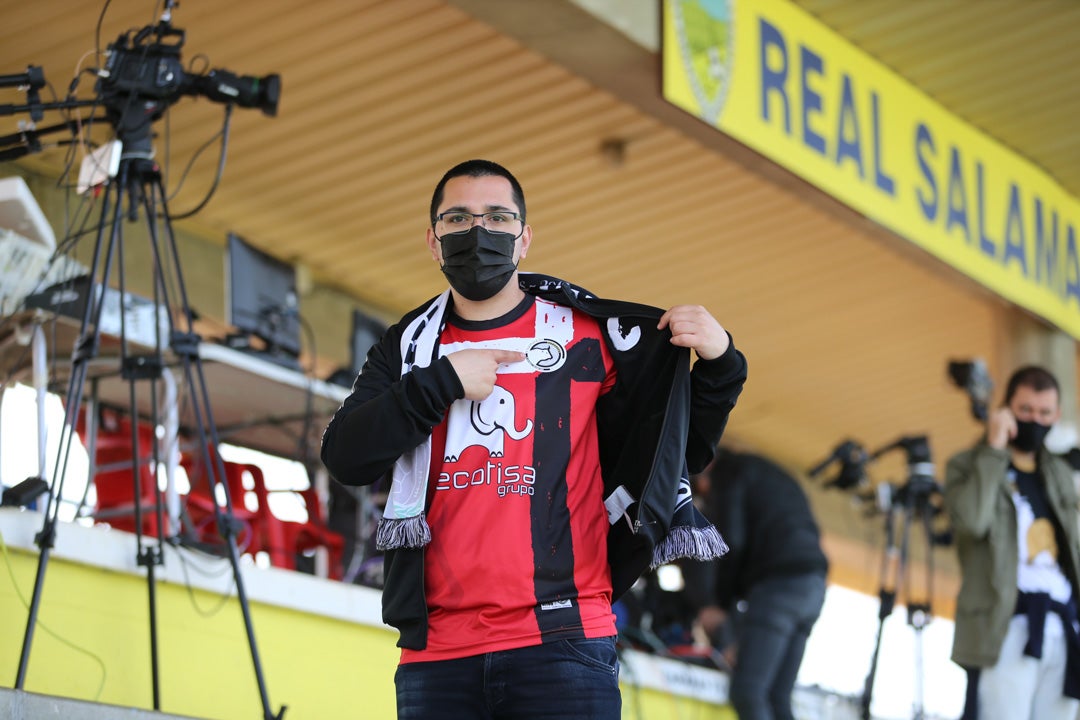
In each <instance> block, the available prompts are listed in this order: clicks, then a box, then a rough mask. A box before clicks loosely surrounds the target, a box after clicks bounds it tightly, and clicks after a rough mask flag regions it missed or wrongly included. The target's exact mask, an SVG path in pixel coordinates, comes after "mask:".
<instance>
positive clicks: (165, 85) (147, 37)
mask: <svg viewBox="0 0 1080 720" xmlns="http://www.w3.org/2000/svg"><path fill="white" fill-rule="evenodd" d="M184 39H185V33H184V31H183V30H181V29H179V28H176V27H173V26H172V24H171V23H170V20H169V13H168V11H166V13H165V15H163V17H162V19H161V21H160V22H158V24H157V25H147V26H146V27H144V28H142V29H141V30H139V31H137V32H134V33H132V32H127V33H124V34H121V35H120V37H119V38H117V40H116V42H115V43H113V44H111V45H109V47H108V57H107V60H106V63H105V67H103V68H102V69H101V70H99V71H98V80H97V83H96V86H95V89H96V90H97V93H98V98H99V100H100V102H101V104H102V105H104V106H105V109H106V114H107V116H108V119H109V121H110V123H112V125H113V127H114V128H116V131H117V134H118V135H119V136H120V137H121V139H122V140H124V141H125V144H126V145H127V146H128V148H129V150H131V151H133V152H138V151H139V149H140V148H142V147H144V146H145V149H146V150H147V151H149V143H150V135H149V125H150V122H151V121H153V120H156V119H158V118H159V117H161V114H162V113H163V112H164V111H165V110H166V109H168V107H169V106H170V105H172V104H174V103H175V102H177V101H178V100H179V99H180V98H181V97H183V96H185V95H187V96H201V97H205V98H207V99H208V100H212V101H214V102H219V103H225V104H234V105H238V106H239V107H242V108H258V109H259V110H261V111H262V112H263V114H265V115H267V116H270V117H273V116H275V115H277V108H278V102H279V100H280V98H281V77H280V76H279V75H277V74H270V75H266V76H263V77H253V76H251V75H242V76H240V75H236V74H235V73H233V72H230V71H228V70H210V71H209V72H207V73H206V74H205V75H198V74H193V73H190V72H186V71H185V70H184V68H183V65H182V63H181V62H180V51H181V49H182V48H183V45H184Z"/></svg>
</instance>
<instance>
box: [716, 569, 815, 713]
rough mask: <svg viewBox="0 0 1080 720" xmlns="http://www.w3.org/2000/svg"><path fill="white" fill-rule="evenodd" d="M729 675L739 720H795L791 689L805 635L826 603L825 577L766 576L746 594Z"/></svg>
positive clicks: (802, 649)
mask: <svg viewBox="0 0 1080 720" xmlns="http://www.w3.org/2000/svg"><path fill="white" fill-rule="evenodd" d="M746 601H747V605H748V608H747V611H746V616H745V617H744V618H743V619H742V620H741V623H740V625H741V627H740V629H739V632H738V654H737V660H736V662H735V670H734V672H733V673H732V675H731V704H732V705H734V706H735V711H736V712H737V713H738V714H739V720H792V714H791V691H792V689H793V688H794V687H795V678H796V677H797V676H798V674H799V665H801V664H802V658H803V653H804V652H805V651H806V639H807V638H808V637H809V636H810V629H811V628H812V627H813V625H814V622H815V621H816V620H817V619H818V616H819V615H821V606H822V605H824V603H825V578H824V577H823V576H821V575H794V576H791V577H775V578H765V579H764V580H761V581H760V582H758V583H757V584H756V585H754V587H753V588H751V589H750V594H749V596H748V597H747V598H746Z"/></svg>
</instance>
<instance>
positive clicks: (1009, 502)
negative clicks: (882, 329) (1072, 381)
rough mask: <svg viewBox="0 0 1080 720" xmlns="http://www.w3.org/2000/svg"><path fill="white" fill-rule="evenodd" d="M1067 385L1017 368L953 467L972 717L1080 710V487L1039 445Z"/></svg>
mask: <svg viewBox="0 0 1080 720" xmlns="http://www.w3.org/2000/svg"><path fill="white" fill-rule="evenodd" d="M1059 394H1060V389H1059V387H1058V383H1057V380H1056V379H1055V378H1054V376H1053V375H1051V374H1050V373H1049V372H1048V371H1046V370H1045V369H1043V368H1041V367H1036V366H1027V367H1023V368H1020V369H1019V370H1017V371H1016V372H1015V373H1013V375H1012V377H1011V378H1010V379H1009V383H1008V385H1007V386H1006V390H1005V404H1004V406H1003V407H1001V408H999V409H998V410H997V411H996V412H994V413H993V414H992V415H991V416H990V418H989V420H988V423H987V432H986V436H985V437H984V438H983V439H982V441H980V442H979V443H978V444H977V445H976V446H975V447H974V448H972V449H970V450H966V451H964V452H961V453H959V454H958V455H956V456H955V457H953V458H951V459H950V460H949V463H948V466H947V468H946V475H945V503H946V507H947V509H948V511H949V515H950V517H951V519H952V524H953V528H954V535H955V538H956V549H957V553H958V555H959V560H960V569H961V572H962V575H963V582H962V585H961V587H960V594H959V597H958V598H957V602H956V634H955V637H954V640H953V653H952V659H953V660H954V661H955V662H956V663H958V664H959V665H961V666H964V667H965V668H968V670H969V676H968V677H969V689H968V708H967V710H966V711H965V717H975V718H978V720H997V719H999V718H1000V719H1001V720H1075V718H1076V716H1077V709H1078V707H1080V639H1078V637H1077V613H1076V607H1077V599H1076V596H1077V578H1078V577H1080V538H1078V530H1077V492H1076V488H1075V485H1074V483H1073V479H1072V472H1071V468H1070V467H1069V466H1068V464H1066V463H1065V462H1064V461H1063V460H1062V459H1061V458H1059V457H1057V456H1055V455H1053V454H1052V453H1050V452H1049V451H1047V449H1046V448H1045V447H1044V445H1043V442H1044V440H1045V439H1046V435H1047V433H1048V432H1049V431H1050V427H1051V426H1052V425H1053V424H1054V423H1055V422H1056V421H1057V420H1058V417H1059V416H1060V414H1061V409H1060V406H1059V401H1060V398H1059ZM973 704H977V709H974V708H972V707H971V706H972V705H973ZM973 710H974V713H973Z"/></svg>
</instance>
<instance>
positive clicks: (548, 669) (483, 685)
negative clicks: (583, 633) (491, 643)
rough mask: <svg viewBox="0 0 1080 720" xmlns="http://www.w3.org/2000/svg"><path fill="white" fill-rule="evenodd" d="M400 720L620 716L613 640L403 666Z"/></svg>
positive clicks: (597, 719)
mask: <svg viewBox="0 0 1080 720" xmlns="http://www.w3.org/2000/svg"><path fill="white" fill-rule="evenodd" d="M394 683H395V685H396V686H397V713H398V720H443V719H445V720H511V719H512V720H618V719H619V717H621V715H622V697H621V695H620V694H619V660H618V656H617V655H616V653H615V638H614V637H605V638H593V639H588V640H556V641H554V642H549V643H545V644H543V645H534V646H532V647H525V648H518V649H515V650H502V651H499V652H490V653H485V654H483V655H474V656H472V657H467V658H461V659H459V660H440V661H435V662H417V663H406V664H404V665H399V666H398V669H397V673H396V674H395V675H394Z"/></svg>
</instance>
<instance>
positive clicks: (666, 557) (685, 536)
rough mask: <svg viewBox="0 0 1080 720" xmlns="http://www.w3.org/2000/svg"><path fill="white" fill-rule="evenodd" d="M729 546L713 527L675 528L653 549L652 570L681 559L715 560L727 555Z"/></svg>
mask: <svg viewBox="0 0 1080 720" xmlns="http://www.w3.org/2000/svg"><path fill="white" fill-rule="evenodd" d="M730 549H731V548H729V547H728V544H727V543H726V542H724V538H723V537H721V535H720V531H719V530H717V529H716V528H715V527H713V526H709V527H706V528H691V527H673V528H671V529H670V530H669V531H668V534H667V537H665V538H664V539H663V540H661V541H660V543H659V544H658V545H657V546H656V547H655V548H654V549H653V559H652V565H651V566H650V569H655V568H657V567H659V566H661V565H663V564H665V563H669V562H671V561H673V560H678V559H679V558H690V559H691V560H700V561H703V562H704V561H706V560H715V559H716V558H719V557H722V556H723V555H726V554H727V552H728V550H730Z"/></svg>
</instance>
